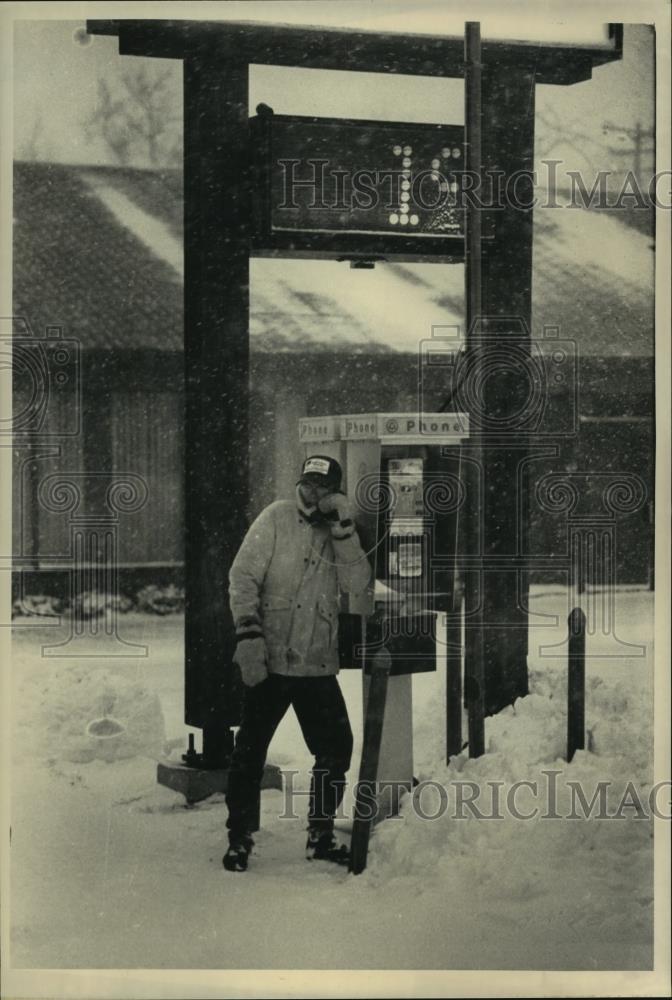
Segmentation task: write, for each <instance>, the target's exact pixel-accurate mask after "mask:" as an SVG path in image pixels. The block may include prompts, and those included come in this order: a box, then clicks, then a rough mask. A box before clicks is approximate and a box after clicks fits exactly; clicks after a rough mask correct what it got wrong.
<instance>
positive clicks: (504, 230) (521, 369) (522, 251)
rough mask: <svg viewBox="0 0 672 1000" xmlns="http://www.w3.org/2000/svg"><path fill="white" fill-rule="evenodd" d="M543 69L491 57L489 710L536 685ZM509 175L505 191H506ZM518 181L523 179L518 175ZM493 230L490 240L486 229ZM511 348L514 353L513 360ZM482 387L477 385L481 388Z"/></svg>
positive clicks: (487, 158)
mask: <svg viewBox="0 0 672 1000" xmlns="http://www.w3.org/2000/svg"><path fill="white" fill-rule="evenodd" d="M534 98H535V69H534V65H533V64H531V63H525V62H524V61H521V62H520V63H512V62H510V61H508V60H507V59H506V58H501V59H497V58H495V57H492V58H491V57H490V56H488V58H486V59H484V61H483V67H482V74H481V140H482V147H481V154H482V158H481V167H482V176H483V178H484V179H486V180H487V182H488V183H487V185H486V189H487V188H488V187H490V184H492V187H493V188H494V195H495V203H496V204H498V203H500V202H501V207H499V208H497V210H495V211H493V212H492V213H489V212H486V213H485V215H484V220H483V222H484V224H486V223H487V232H486V229H485V228H484V239H483V243H482V254H481V289H480V309H481V313H480V315H481V317H482V321H483V334H484V339H483V340H482V345H483V346H482V358H481V375H483V376H484V375H487V377H483V378H482V379H481V382H480V386H481V388H482V394H481V395H480V396H479V394H478V392H476V398H479V399H480V405H481V417H482V420H483V423H484V425H485V432H484V435H483V438H482V440H481V454H480V458H481V461H482V464H483V474H484V481H483V491H482V495H481V505H482V524H483V535H482V554H483V560H484V572H483V603H484V608H483V618H484V628H483V658H484V676H485V693H484V697H485V712H486V714H487V715H491V714H494V713H496V712H498V711H500V709H501V708H503V707H504V706H506V705H510V704H513V702H514V701H515V699H516V698H519V697H524V696H525V695H526V694H527V693H528V674H527V652H528V648H527V644H528V613H527V607H528V603H529V602H528V595H529V573H528V570H527V566H526V563H525V560H526V559H527V558H528V555H529V541H528V533H529V510H528V492H529V486H528V476H529V472H528V470H529V462H528V461H527V459H528V456H529V435H530V434H531V433H533V432H534V429H535V426H536V425H535V419H542V413H543V408H542V410H541V411H540V410H539V409H538V407H537V409H536V410H535V406H536V404H535V394H534V391H533V389H532V386H533V384H534V378H535V367H536V366H535V364H534V363H533V362H532V361H531V332H530V331H531V315H532V235H533V233H532V208H531V207H530V208H529V209H525V208H524V207H523V205H524V204H530V205H531V200H532V198H533V194H534V191H533V186H532V179H531V178H532V170H533V167H534ZM498 177H499V178H500V179H501V186H503V190H502V191H501V194H498V193H497V186H498V181H497V178H498ZM514 182H515V184H514ZM486 236H487V239H486V238H485V237H486ZM507 357H508V358H509V359H511V358H512V357H515V362H512V363H511V364H510V365H509V364H508V363H507V361H506V359H507ZM476 388H477V387H476V386H474V389H476Z"/></svg>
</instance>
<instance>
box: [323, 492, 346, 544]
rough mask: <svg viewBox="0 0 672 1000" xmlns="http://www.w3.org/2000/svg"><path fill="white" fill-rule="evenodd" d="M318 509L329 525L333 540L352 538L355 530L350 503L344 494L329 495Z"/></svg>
mask: <svg viewBox="0 0 672 1000" xmlns="http://www.w3.org/2000/svg"><path fill="white" fill-rule="evenodd" d="M318 507H319V509H320V511H321V512H322V513H323V514H324V516H325V517H326V519H327V523H328V524H329V529H330V531H331V534H332V537H333V538H338V539H340V538H350V536H351V535H352V534H353V533H354V530H355V520H354V517H353V516H352V507H351V506H350V501H349V500H348V498H347V497H346V496H345V494H344V493H329V494H328V495H327V496H326V497H322V499H321V500H320V502H319V504H318Z"/></svg>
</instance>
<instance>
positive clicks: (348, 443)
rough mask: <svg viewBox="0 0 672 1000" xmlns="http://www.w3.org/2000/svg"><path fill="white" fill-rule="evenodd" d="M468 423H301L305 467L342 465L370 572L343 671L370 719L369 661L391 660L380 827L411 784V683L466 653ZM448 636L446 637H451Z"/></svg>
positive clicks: (341, 419) (343, 641)
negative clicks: (462, 523) (463, 586)
mask: <svg viewBox="0 0 672 1000" xmlns="http://www.w3.org/2000/svg"><path fill="white" fill-rule="evenodd" d="M467 435H468V422H467V418H466V417H465V416H464V415H462V414H459V415H458V414H448V413H439V414H423V415H421V416H419V415H418V414H413V413H375V414H356V415H351V414H345V415H342V416H331V417H314V418H312V417H307V418H303V419H301V420H300V421H299V438H300V441H301V442H302V445H303V449H304V457H306V456H307V455H309V454H310V453H311V452H316V451H319V452H320V453H323V454H327V455H330V456H331V457H333V458H336V459H337V460H338V461H339V463H340V464H341V467H342V468H343V470H344V483H343V489H344V490H346V492H347V493H348V496H349V497H350V499H351V501H352V502H353V504H354V507H355V512H356V521H357V529H358V532H359V536H360V540H361V542H362V545H363V547H364V549H365V551H366V552H367V555H368V558H369V562H370V564H371V585H370V588H369V590H368V592H367V593H366V594H362V595H358V596H357V597H354V598H353V597H351V596H350V597H345V598H344V604H343V607H342V614H341V616H340V645H341V650H340V655H341V667H342V668H345V669H348V668H359V669H362V671H363V675H364V687H363V697H364V706H365V709H366V703H367V697H368V690H369V674H370V668H371V663H372V658H373V656H375V655H376V653H377V652H378V651H380V650H381V649H384V650H385V651H386V653H387V654H389V656H390V659H391V670H390V678H389V682H388V693H387V701H386V708H385V721H384V725H383V735H382V743H381V750H380V760H379V767H378V780H379V782H381V783H382V784H383V785H384V786H385V791H384V794H383V797H382V799H381V801H380V802H379V808H378V818H383V817H384V816H385V815H391V814H392V813H394V812H396V811H397V809H398V804H399V798H400V795H401V793H402V791H403V789H408V788H410V787H411V785H412V780H413V729H412V722H413V713H412V675H413V674H414V673H420V672H426V671H433V670H436V669H437V665H438V667H439V669H441V668H442V667H443V666H444V665H445V663H446V656H447V654H448V651H449V650H450V648H451V645H452V647H453V652H455V649H456V648H457V651H458V655H459V650H460V636H459V628H458V629H457V635H456V634H455V632H456V629H455V620H456V616H455V615H453V616H452V625H451V626H450V628H449V619H448V618H447V613H449V612H451V611H454V605H455V589H456V565H457V562H456V559H457V537H458V531H457V526H458V519H459V511H460V507H461V505H462V502H463V497H464V491H463V489H462V481H461V454H460V444H461V442H462V441H463V440H464V439H465V438H466V437H467ZM449 633H450V634H449Z"/></svg>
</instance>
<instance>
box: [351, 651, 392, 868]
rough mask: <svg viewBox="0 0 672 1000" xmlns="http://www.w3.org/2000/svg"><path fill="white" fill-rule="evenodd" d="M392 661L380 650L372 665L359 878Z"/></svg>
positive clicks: (355, 852) (356, 852) (356, 863)
mask: <svg viewBox="0 0 672 1000" xmlns="http://www.w3.org/2000/svg"><path fill="white" fill-rule="evenodd" d="M391 667H392V659H391V657H390V654H389V653H388V652H387V650H386V649H385V648H383V649H380V650H379V651H378V652H377V653H376V654H375V655H374V657H373V662H372V664H371V686H370V688H369V698H368V701H367V705H366V717H365V719H364V742H363V746H362V762H361V764H360V766H359V781H358V782H357V795H356V800H355V820H354V823H353V826H352V840H351V843H350V871H351V872H352V873H353V874H354V875H359V874H360V873H361V872H363V871H364V869H365V868H366V858H367V854H368V851H369V837H370V835H371V826H372V823H373V819H374V816H373V815H371V814H372V813H373V812H374V811H375V809H376V808H377V806H376V791H377V787H376V782H377V778H378V760H379V757H380V743H381V740H382V736H383V723H384V721H385V702H386V700H387V681H388V678H389V676H390V669H391Z"/></svg>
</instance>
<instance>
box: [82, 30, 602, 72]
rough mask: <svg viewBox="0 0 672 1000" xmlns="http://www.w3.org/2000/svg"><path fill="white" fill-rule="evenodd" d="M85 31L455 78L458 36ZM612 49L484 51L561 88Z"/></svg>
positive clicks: (124, 41) (289, 62) (208, 51)
mask: <svg viewBox="0 0 672 1000" xmlns="http://www.w3.org/2000/svg"><path fill="white" fill-rule="evenodd" d="M87 31H88V32H89V33H90V34H100V35H115V34H116V35H118V36H119V52H120V54H121V55H139V56H151V57H156V58H161V59H181V58H186V57H188V56H189V55H191V56H195V55H197V54H198V55H201V56H203V57H205V56H208V55H210V56H215V55H216V56H217V57H218V58H219V59H220V60H221V61H223V62H229V61H230V60H232V59H233V60H236V61H240V62H245V61H246V62H248V63H259V64H265V65H273V66H298V67H304V68H312V69H334V70H352V71H356V72H368V73H403V74H407V75H410V76H436V77H455V78H460V77H462V76H463V75H464V63H463V40H462V38H461V37H450V36H441V35H438V36H437V35H424V34H404V33H403V32H388V33H381V32H374V31H357V30H354V29H346V28H323V27H316V26H311V25H305V26H298V25H284V24H266V23H262V22H246V21H176V20H146V19H143V20H119V21H109V20H107V21H96V20H91V21H87ZM618 37H619V36H618V35H616V34H615V35H614V47H613V49H609V48H600V47H590V46H580V45H560V46H556V45H549V44H539V45H535V44H527V43H522V42H509V41H502V42H500V41H491V42H484V43H483V46H482V48H483V56H484V58H485V59H487V60H488V61H489V62H497V63H498V64H500V65H501V66H507V67H508V68H509V70H521V69H525V68H526V67H527V68H528V69H529V70H530V71H531V72H532V73H533V74H534V76H535V79H536V80H537V82H538V83H554V84H559V85H567V84H571V83H576V82H578V81H580V80H585V79H588V78H590V75H591V72H592V67H593V66H598V65H601V64H603V63H605V62H610V61H613V60H615V59H620V58H621V51H620V49H619V45H618Z"/></svg>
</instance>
